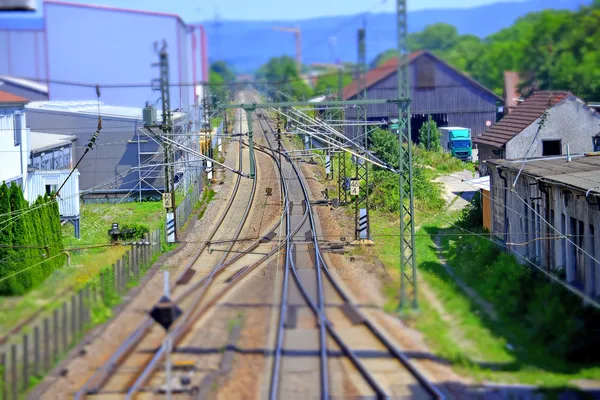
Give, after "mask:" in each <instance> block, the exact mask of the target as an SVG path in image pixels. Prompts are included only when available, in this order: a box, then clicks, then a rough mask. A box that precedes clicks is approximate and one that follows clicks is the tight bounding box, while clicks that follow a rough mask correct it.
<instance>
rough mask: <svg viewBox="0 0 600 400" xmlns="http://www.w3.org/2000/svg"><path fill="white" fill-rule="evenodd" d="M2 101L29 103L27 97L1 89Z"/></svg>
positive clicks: (0, 102)
mask: <svg viewBox="0 0 600 400" xmlns="http://www.w3.org/2000/svg"><path fill="white" fill-rule="evenodd" d="M2 103H23V104H25V103H29V100H27V99H26V98H25V97H21V96H16V95H14V94H11V93H6V92H3V91H1V90H0V104H2Z"/></svg>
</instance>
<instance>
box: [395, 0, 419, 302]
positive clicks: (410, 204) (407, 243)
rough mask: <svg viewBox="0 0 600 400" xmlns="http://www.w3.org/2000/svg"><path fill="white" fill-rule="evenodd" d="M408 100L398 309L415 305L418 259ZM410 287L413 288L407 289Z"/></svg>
mask: <svg viewBox="0 0 600 400" xmlns="http://www.w3.org/2000/svg"><path fill="white" fill-rule="evenodd" d="M406 1H407V0H397V1H396V11H397V23H398V98H399V99H401V98H410V95H411V93H410V81H409V76H408V51H407V46H406V36H407V12H406ZM410 118H411V114H410V103H409V102H407V103H404V104H403V103H399V104H398V130H399V132H398V142H399V145H400V156H399V163H400V166H399V167H400V168H399V169H400V305H399V307H400V308H404V307H406V306H407V305H408V302H411V303H412V307H413V308H414V309H416V308H418V300H417V294H418V293H417V259H416V248H415V219H414V216H415V201H414V199H415V197H414V192H413V162H412V138H411V126H410ZM410 288H412V290H409V289H410Z"/></svg>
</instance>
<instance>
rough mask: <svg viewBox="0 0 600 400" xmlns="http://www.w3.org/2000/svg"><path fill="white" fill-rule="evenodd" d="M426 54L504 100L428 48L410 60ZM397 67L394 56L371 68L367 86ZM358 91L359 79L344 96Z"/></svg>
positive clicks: (344, 91) (367, 76)
mask: <svg viewBox="0 0 600 400" xmlns="http://www.w3.org/2000/svg"><path fill="white" fill-rule="evenodd" d="M424 54H427V55H428V56H430V57H431V58H433V59H434V60H436V61H437V62H440V63H442V64H444V65H445V66H447V67H448V68H450V69H451V70H453V71H455V72H456V73H458V74H460V75H462V76H464V77H465V78H466V79H467V80H469V81H470V82H471V83H472V84H473V85H475V86H477V87H479V88H481V89H483V90H485V91H486V92H488V93H490V94H491V95H492V96H494V97H495V98H496V99H498V100H502V98H500V96H498V95H496V94H495V93H494V92H492V91H491V90H489V89H488V88H486V87H485V86H483V85H481V84H480V83H479V82H477V81H476V80H474V79H473V78H471V77H470V76H469V75H467V74H465V73H464V72H462V71H460V70H458V69H456V68H454V67H453V66H452V65H450V64H448V63H447V62H445V61H444V60H442V59H441V58H439V57H437V56H436V55H435V54H433V53H430V52H429V51H427V50H418V51H415V52H413V53H410V54H409V55H408V62H409V63H411V62H413V61H414V60H416V59H417V58H419V57H420V56H422V55H424ZM397 69H398V58H397V57H394V58H392V59H390V60H388V61H386V62H384V63H383V64H381V65H380V66H379V67H377V68H374V69H372V70H370V71H369V72H367V74H366V85H367V88H369V87H371V86H373V85H374V84H376V83H377V82H379V81H381V80H382V79H384V78H387V77H388V76H390V75H392V74H393V73H395V72H396V70H397ZM357 93H358V81H353V82H352V83H351V84H349V85H347V86H346V87H344V90H343V98H344V100H349V99H350V98H351V97H353V96H355V95H356V94H357Z"/></svg>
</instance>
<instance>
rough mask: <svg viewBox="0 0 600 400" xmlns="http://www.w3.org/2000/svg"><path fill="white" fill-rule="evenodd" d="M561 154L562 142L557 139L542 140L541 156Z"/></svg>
mask: <svg viewBox="0 0 600 400" xmlns="http://www.w3.org/2000/svg"><path fill="white" fill-rule="evenodd" d="M561 154H562V143H561V140H560V139H557V140H542V156H560V155H561Z"/></svg>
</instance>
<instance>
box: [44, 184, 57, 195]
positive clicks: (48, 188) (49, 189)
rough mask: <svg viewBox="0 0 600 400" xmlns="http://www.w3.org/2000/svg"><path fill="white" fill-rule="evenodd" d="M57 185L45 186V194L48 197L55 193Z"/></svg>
mask: <svg viewBox="0 0 600 400" xmlns="http://www.w3.org/2000/svg"><path fill="white" fill-rule="evenodd" d="M57 190H58V185H46V194H47V195H48V196H50V195H51V194H52V193H56V191H57Z"/></svg>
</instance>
